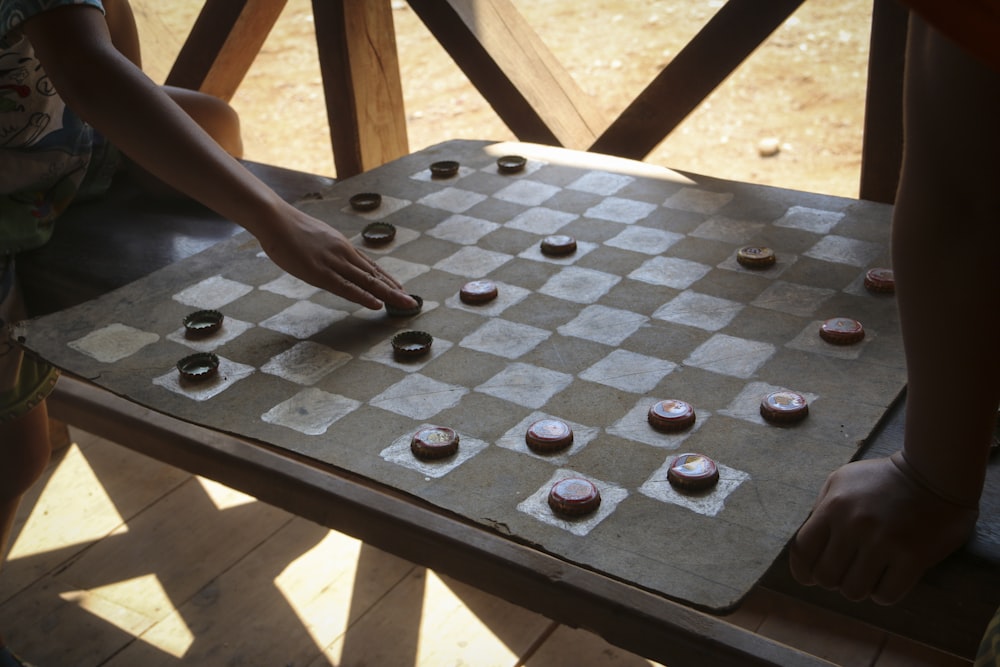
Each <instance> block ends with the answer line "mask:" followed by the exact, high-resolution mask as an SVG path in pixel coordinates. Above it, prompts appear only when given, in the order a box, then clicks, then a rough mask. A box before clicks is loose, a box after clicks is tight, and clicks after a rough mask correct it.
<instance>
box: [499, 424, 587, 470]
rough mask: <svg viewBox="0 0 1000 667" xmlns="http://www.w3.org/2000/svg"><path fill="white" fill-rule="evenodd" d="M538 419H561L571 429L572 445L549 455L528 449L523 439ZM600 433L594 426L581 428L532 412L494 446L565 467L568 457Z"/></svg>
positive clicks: (578, 425) (580, 425)
mask: <svg viewBox="0 0 1000 667" xmlns="http://www.w3.org/2000/svg"><path fill="white" fill-rule="evenodd" d="M539 419H561V420H562V421H564V422H565V423H566V424H567V425H568V426H569V427H570V428H571V429H573V444H571V445H570V446H569V447H567V448H566V449H564V450H562V451H558V452H552V453H551V454H544V453H543V454H539V453H537V452H535V451H533V450H532V449H531V448H530V447H528V443H527V442H525V439H524V438H525V434H526V433H527V432H528V427H529V426H531V425H532V424H534V423H535V422H536V421H538V420H539ZM600 432H601V429H599V428H597V427H595V426H583V425H582V424H577V423H576V422H571V421H569V420H566V419H562V418H561V417H558V416H556V415H550V414H546V413H544V412H537V411H536V412H532V413H531V414H530V415H528V416H527V417H525V418H524V419H522V420H521V421H519V422H518V423H517V424H515V425H514V426H512V427H511V428H510V430H508V431H507V432H506V433H504V434H503V435H502V436H500V438H499V439H498V440H497V442H496V444H497V446H498V447H503V448H504V449H510V450H512V451H515V452H518V453H521V454H527V455H528V456H533V457H535V458H536V459H541V460H542V461H548V462H549V463H551V464H553V465H559V466H561V465H567V464H568V462H569V459H570V457H571V456H573V455H574V454H576V453H577V452H579V451H580V450H581V449H583V448H584V447H586V446H587V445H588V444H589V443H590V442H591V441H592V440H593V439H594V438H596V437H597V436H598V435H599V434H600Z"/></svg>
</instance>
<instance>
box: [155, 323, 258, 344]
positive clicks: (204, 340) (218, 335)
mask: <svg viewBox="0 0 1000 667" xmlns="http://www.w3.org/2000/svg"><path fill="white" fill-rule="evenodd" d="M253 327H254V325H253V324H251V323H250V322H244V321H242V320H237V319H234V318H232V317H226V318H223V320H222V327H221V328H220V329H219V330H218V331H216V332H215V333H214V334H212V335H210V336H199V337H196V338H188V337H187V335H186V333H185V332H186V331H187V330H186V329H185V328H184V327H183V326H182V327H178V328H177V329H175V330H174V331H172V332H170V333H169V334H167V340H172V341H173V342H175V343H180V344H181V345H184V346H185V347H189V348H191V349H192V350H194V351H196V352H211V351H213V350H215V349H217V348H220V347H222V346H223V345H225V344H226V343H228V342H229V341H231V340H233V339H234V338H236V337H237V336H239V335H241V334H243V332H245V331H249V330H250V329H253Z"/></svg>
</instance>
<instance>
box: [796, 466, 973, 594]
mask: <svg viewBox="0 0 1000 667" xmlns="http://www.w3.org/2000/svg"><path fill="white" fill-rule="evenodd" d="M977 514H978V512H977V510H975V509H972V508H968V507H962V506H960V505H956V504H953V503H951V502H949V501H947V500H944V499H942V498H941V497H939V496H937V495H935V494H934V493H932V492H931V491H929V490H928V489H926V488H925V487H924V486H922V485H921V484H920V483H919V482H917V481H915V480H914V479H912V478H911V477H910V476H908V475H907V474H906V473H905V472H903V469H901V468H900V467H899V466H898V465H897V464H896V463H894V462H893V461H892V460H891V459H873V460H868V461H856V462H854V463H849V464H847V465H846V466H843V467H842V468H840V469H838V470H836V471H834V472H833V474H831V475H830V477H829V478H828V479H827V481H826V484H825V485H824V486H823V489H822V491H820V495H819V498H818V500H817V501H816V505H815V506H814V508H813V512H812V515H811V516H810V517H809V518H808V519H807V520H806V522H805V523H804V524H803V525H802V527H801V528H800V529H799V532H798V534H797V535H796V536H795V538H794V539H793V541H792V545H791V551H790V553H789V563H790V565H791V570H792V575H793V576H794V577H795V579H796V580H798V581H799V583H801V584H804V585H807V586H814V585H818V586H822V587H823V588H826V589H828V590H836V591H840V592H841V593H842V594H843V595H844V597H846V598H848V599H851V600H863V599H865V598H869V597H870V598H871V599H872V600H873V601H874V602H876V603H878V604H893V603H895V602H898V601H899V600H901V599H902V598H903V597H904V596H905V595H906V593H907V592H909V590H910V589H911V588H913V586H914V585H915V584H916V583H917V581H919V579H920V577H921V576H922V575H923V574H924V572H925V571H926V570H927V569H928V568H930V567H931V566H933V565H935V564H937V563H938V562H939V561H941V560H943V559H944V558H945V557H946V556H947V555H948V554H950V553H951V552H953V551H954V550H955V549H957V548H958V547H960V546H961V545H962V544H963V543H964V542H965V541H966V540H967V539H968V537H969V535H970V534H971V532H972V529H973V527H974V526H975V523H976V517H977Z"/></svg>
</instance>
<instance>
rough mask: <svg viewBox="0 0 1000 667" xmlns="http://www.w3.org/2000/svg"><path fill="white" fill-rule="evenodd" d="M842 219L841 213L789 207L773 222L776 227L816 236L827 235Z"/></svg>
mask: <svg viewBox="0 0 1000 667" xmlns="http://www.w3.org/2000/svg"><path fill="white" fill-rule="evenodd" d="M843 218H844V214H843V213H838V212H836V211H824V210H822V209H819V208H809V207H807V206H791V207H789V209H788V210H787V211H785V214H784V215H783V216H781V217H780V218H778V219H777V220H775V221H774V224H775V226H776V227H790V228H792V229H804V230H806V231H808V232H816V233H817V234H829V233H830V230H831V229H833V228H834V227H836V226H837V223H838V222H840V221H841V220H842V219H843Z"/></svg>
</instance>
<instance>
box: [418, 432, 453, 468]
mask: <svg viewBox="0 0 1000 667" xmlns="http://www.w3.org/2000/svg"><path fill="white" fill-rule="evenodd" d="M458 441H459V437H458V433H455V431H454V429H450V428H448V427H447V426H429V427H427V428H422V429H420V430H419V431H417V432H416V433H414V434H413V437H412V438H410V451H411V452H413V455H414V456H416V457H417V458H418V459H422V460H425V461H431V460H434V459H443V458H445V457H448V456H451V455H452V454H454V453H455V452H457V451H458Z"/></svg>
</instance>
